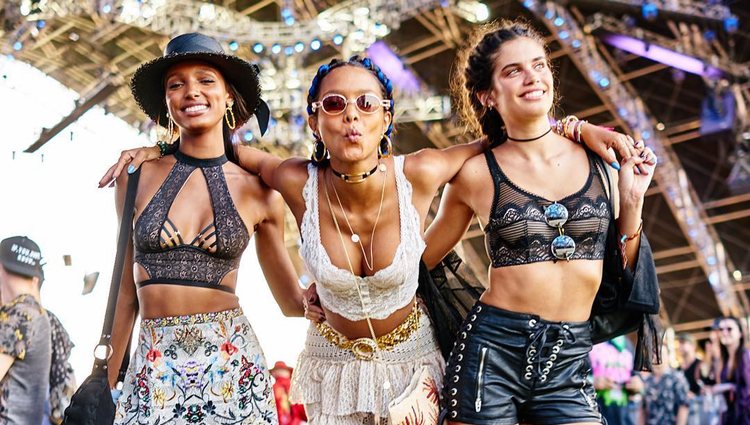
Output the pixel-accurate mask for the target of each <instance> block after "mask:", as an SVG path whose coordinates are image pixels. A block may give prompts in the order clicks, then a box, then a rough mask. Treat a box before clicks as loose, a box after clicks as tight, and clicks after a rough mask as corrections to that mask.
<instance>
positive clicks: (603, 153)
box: [581, 123, 656, 172]
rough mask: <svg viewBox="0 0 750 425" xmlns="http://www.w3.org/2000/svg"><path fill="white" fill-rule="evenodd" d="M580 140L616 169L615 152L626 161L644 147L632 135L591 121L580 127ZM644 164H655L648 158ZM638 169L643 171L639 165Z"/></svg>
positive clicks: (618, 165)
mask: <svg viewBox="0 0 750 425" xmlns="http://www.w3.org/2000/svg"><path fill="white" fill-rule="evenodd" d="M581 140H582V141H583V143H584V144H585V145H586V147H587V148H589V149H591V151H592V152H594V153H595V154H597V155H599V156H600V157H602V159H603V160H604V161H605V162H606V163H607V164H609V165H611V166H612V167H613V168H615V169H618V170H619V167H620V163H619V162H617V157H616V156H615V153H617V154H618V155H620V158H621V159H622V161H626V160H628V159H629V158H631V157H633V156H637V155H639V154H640V153H641V152H642V151H643V148H644V144H643V141H641V140H638V141H636V140H633V138H632V137H630V136H628V135H626V134H622V133H619V132H617V131H614V130H611V129H609V128H607V127H600V126H598V125H594V124H591V123H586V124H584V125H583V127H581ZM645 162H646V164H649V165H656V163H652V162H650V161H649V160H646V161H645ZM636 167H637V168H638V171H639V172H641V171H644V170H643V169H642V167H641V165H640V164H639V165H637V166H636Z"/></svg>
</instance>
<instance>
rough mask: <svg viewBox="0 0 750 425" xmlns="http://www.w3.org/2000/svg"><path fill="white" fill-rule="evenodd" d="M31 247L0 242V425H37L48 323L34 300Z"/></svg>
mask: <svg viewBox="0 0 750 425" xmlns="http://www.w3.org/2000/svg"><path fill="white" fill-rule="evenodd" d="M41 261H42V253H41V250H40V249H39V245H37V244H36V242H34V241H32V240H31V239H29V238H27V237H25V236H14V237H10V238H7V239H4V240H3V241H2V242H0V300H2V307H0V424H2V425H16V424H17V425H29V424H32V425H36V424H41V423H42V420H43V417H44V407H45V402H46V401H47V396H48V390H49V372H50V361H51V356H52V353H51V351H52V349H51V331H50V321H49V317H48V316H47V313H46V311H45V310H44V309H43V308H42V306H41V304H40V301H39V296H38V294H39V284H40V282H41V280H42V279H43V278H44V274H43V272H42V264H41Z"/></svg>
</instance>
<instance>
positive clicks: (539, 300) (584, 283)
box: [481, 260, 602, 322]
mask: <svg viewBox="0 0 750 425" xmlns="http://www.w3.org/2000/svg"><path fill="white" fill-rule="evenodd" d="M489 277H490V287H489V288H488V289H487V291H485V293H484V294H483V295H482V297H481V300H482V302H484V303H485V304H489V305H491V306H494V307H498V308H501V309H503V310H508V311H513V312H516V313H530V314H536V315H538V316H540V317H541V318H542V319H545V320H550V321H561V322H581V321H585V320H588V319H589V316H590V314H591V305H592V303H593V302H594V297H595V296H596V292H597V290H598V289H599V284H600V283H601V278H602V261H600V260H574V261H569V262H568V261H558V262H556V263H554V262H540V263H531V264H522V265H517V266H508V267H500V268H490V271H489Z"/></svg>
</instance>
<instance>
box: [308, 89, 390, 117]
mask: <svg viewBox="0 0 750 425" xmlns="http://www.w3.org/2000/svg"><path fill="white" fill-rule="evenodd" d="M350 103H354V105H355V106H356V107H357V109H358V110H359V112H362V113H363V114H374V113H375V112H377V111H378V109H379V108H381V107H383V108H386V109H388V108H390V107H391V101H390V100H387V99H385V100H384V99H381V98H379V97H377V96H376V95H374V94H372V93H365V94H361V95H359V96H357V97H356V98H354V99H347V98H346V97H344V96H343V95H340V94H335V93H332V94H327V95H325V96H324V97H323V99H321V100H319V101H317V102H313V103H312V110H313V112H315V111H317V110H318V108H320V109H323V112H325V113H326V114H328V115H338V114H340V113H342V112H344V110H345V109H346V107H347V105H349V104H350Z"/></svg>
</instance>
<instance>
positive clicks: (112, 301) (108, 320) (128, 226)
mask: <svg viewBox="0 0 750 425" xmlns="http://www.w3.org/2000/svg"><path fill="white" fill-rule="evenodd" d="M140 176H141V169H140V168H139V169H137V170H136V172H135V173H133V174H131V175H130V177H129V178H128V188H127V192H126V193H125V206H124V207H123V209H122V219H121V220H120V231H119V234H118V236H117V255H116V256H115V266H114V270H113V271H112V283H110V285H109V298H108V300H107V312H106V313H105V315H104V325H103V326H102V336H101V337H100V338H99V344H98V345H97V347H96V348H99V347H104V348H105V349H106V351H105V353H106V355H105V356H104V357H103V358H99V357H97V356H96V355H95V356H94V370H97V369H106V368H107V361H108V360H109V357H110V356H111V355H112V324H113V322H114V319H115V307H116V306H117V294H118V293H119V291H120V281H121V280H122V270H123V267H124V265H125V250H126V247H127V243H128V239H129V238H130V231H131V230H132V227H133V226H132V223H133V211H134V209H135V194H136V192H137V190H138V180H139V178H140ZM129 348H130V343H129V342H128V349H129ZM128 351H129V350H126V351H125V355H124V358H123V362H122V364H124V365H125V368H126V369H127V363H128V360H127V359H128Z"/></svg>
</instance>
